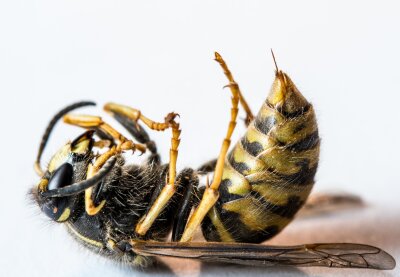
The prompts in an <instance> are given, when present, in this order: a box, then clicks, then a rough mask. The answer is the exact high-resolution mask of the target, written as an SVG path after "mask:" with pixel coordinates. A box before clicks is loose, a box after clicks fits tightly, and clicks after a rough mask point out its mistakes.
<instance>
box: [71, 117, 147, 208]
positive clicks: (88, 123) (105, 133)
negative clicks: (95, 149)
mask: <svg viewBox="0 0 400 277" xmlns="http://www.w3.org/2000/svg"><path fill="white" fill-rule="evenodd" d="M63 119H64V122H65V123H68V124H71V125H76V126H79V127H83V128H87V129H92V128H94V129H96V130H99V131H100V133H102V137H106V138H108V139H112V140H113V142H114V143H115V141H118V143H117V144H116V145H114V146H112V147H111V148H110V149H109V150H108V151H106V152H105V153H103V154H102V155H100V156H99V157H98V158H97V159H96V161H95V162H94V164H93V165H92V164H90V165H89V167H88V170H87V174H86V178H87V179H89V178H91V177H92V176H94V175H95V174H96V173H97V172H98V171H99V170H100V169H101V167H102V166H103V165H104V164H105V163H106V161H107V160H108V159H109V158H110V157H112V156H115V155H117V154H119V153H121V152H122V151H124V150H132V151H135V150H139V151H140V152H142V153H143V152H145V151H146V146H145V145H143V144H137V143H134V142H133V141H131V140H128V139H127V138H125V137H124V136H123V135H122V134H120V133H119V132H118V131H117V130H115V129H114V128H112V127H111V126H110V125H109V124H107V123H105V122H104V121H103V120H102V119H101V117H98V116H89V115H71V114H67V115H65V116H64V118H63ZM98 146H100V147H105V146H106V142H105V140H101V141H100V142H99V143H98ZM93 191H94V188H93V187H90V188H88V189H86V190H85V210H86V213H87V214H88V215H95V214H97V213H98V212H99V211H100V210H101V209H102V208H103V207H104V204H105V200H103V201H101V202H100V204H99V205H96V204H95V201H94V200H93V194H94V193H93Z"/></svg>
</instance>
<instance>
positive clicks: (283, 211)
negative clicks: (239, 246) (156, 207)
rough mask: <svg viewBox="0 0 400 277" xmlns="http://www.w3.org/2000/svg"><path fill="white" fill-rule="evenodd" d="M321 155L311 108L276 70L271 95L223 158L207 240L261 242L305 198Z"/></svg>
mask: <svg viewBox="0 0 400 277" xmlns="http://www.w3.org/2000/svg"><path fill="white" fill-rule="evenodd" d="M318 156H319V137H318V128H317V123H316V118H315V113H314V110H313V107H312V105H311V104H310V103H308V102H307V100H306V99H305V98H304V97H303V96H302V95H301V94H300V92H299V91H298V90H297V88H296V87H295V85H294V84H293V83H292V81H291V80H290V79H289V77H288V76H287V75H286V74H285V73H283V72H277V75H276V79H275V82H274V84H273V86H272V89H271V93H270V95H269V96H268V99H267V100H266V101H265V103H264V104H263V106H262V107H261V110H260V111H259V113H258V115H257V117H256V118H255V120H254V121H253V122H252V123H251V124H250V125H249V127H248V129H247V132H246V134H245V135H244V136H243V138H242V139H241V140H240V141H239V142H238V143H237V144H236V145H235V146H234V148H233V149H232V151H231V152H230V153H229V155H228V157H227V160H226V161H225V167H224V173H223V178H222V183H221V186H220V197H219V200H218V202H217V203H216V205H215V206H214V207H213V209H212V210H211V211H210V212H209V214H208V216H207V217H206V218H205V220H204V221H203V224H202V229H203V234H204V236H205V237H206V239H207V240H212V241H237V242H262V241H264V240H266V239H269V238H271V237H272V236H274V235H276V234H277V233H278V232H279V231H281V230H282V229H283V228H284V227H285V226H286V225H287V224H288V223H289V222H290V221H291V220H292V219H293V217H294V215H295V214H296V212H297V211H298V210H299V209H300V208H301V207H302V205H303V204H304V202H305V201H306V199H307V197H308V195H309V193H310V191H311V188H312V186H313V184H314V175H315V172H316V170H317V165H318Z"/></svg>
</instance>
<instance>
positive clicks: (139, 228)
mask: <svg viewBox="0 0 400 277" xmlns="http://www.w3.org/2000/svg"><path fill="white" fill-rule="evenodd" d="M104 110H105V111H107V112H110V113H112V114H114V115H115V114H118V115H120V116H125V117H126V118H129V119H131V120H133V121H135V122H137V121H139V120H140V121H142V122H143V123H144V124H145V125H146V126H147V127H149V128H150V129H152V130H155V131H165V130H166V129H169V128H170V129H171V130H172V138H171V149H170V152H169V171H168V180H167V182H166V185H165V186H164V187H163V189H162V190H161V192H160V194H159V195H158V197H157V199H156V200H155V201H154V203H153V204H152V206H151V207H150V210H149V211H148V212H147V213H146V215H144V216H143V217H142V218H141V219H140V221H139V223H138V224H137V225H136V228H135V231H136V233H137V234H139V235H142V236H143V235H145V234H146V233H147V231H148V230H149V229H150V227H151V226H152V224H153V223H154V221H155V220H156V218H157V217H158V216H159V214H160V213H161V212H162V211H163V209H164V208H165V207H166V205H167V203H168V201H169V200H170V199H171V197H172V196H173V195H174V193H175V191H176V184H175V178H176V160H177V158H178V146H179V143H180V139H179V136H180V134H181V130H180V129H179V124H178V123H176V122H175V117H176V116H178V114H176V113H169V114H168V115H167V116H166V117H165V118H164V122H155V121H153V120H151V119H149V118H147V117H145V116H144V115H142V113H141V112H140V111H139V110H137V109H134V108H131V107H127V106H123V105H119V104H115V103H107V104H106V105H105V106H104Z"/></svg>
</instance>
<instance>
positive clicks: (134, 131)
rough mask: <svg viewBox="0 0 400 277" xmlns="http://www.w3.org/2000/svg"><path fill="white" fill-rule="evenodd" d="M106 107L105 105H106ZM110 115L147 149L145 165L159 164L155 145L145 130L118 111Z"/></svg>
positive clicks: (135, 121) (159, 160)
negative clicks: (148, 154) (147, 156)
mask: <svg viewBox="0 0 400 277" xmlns="http://www.w3.org/2000/svg"><path fill="white" fill-rule="evenodd" d="M106 106H107V105H106ZM111 115H112V116H113V117H114V118H115V120H117V121H118V122H119V123H120V124H121V125H122V126H123V127H124V128H125V129H126V130H127V131H128V132H129V133H130V134H131V135H132V136H133V137H134V138H135V139H136V140H137V141H138V142H140V143H142V144H144V145H146V147H147V149H148V150H149V151H150V152H151V155H150V157H149V158H148V161H147V163H155V164H157V165H159V164H160V162H161V159H160V155H159V154H158V153H157V146H156V143H155V142H154V141H153V140H151V139H150V136H149V135H148V134H147V132H146V130H145V129H144V128H143V127H142V126H141V125H140V124H139V122H137V120H132V119H131V118H129V117H127V116H126V115H124V114H122V113H120V112H119V111H118V110H113V111H112V112H111Z"/></svg>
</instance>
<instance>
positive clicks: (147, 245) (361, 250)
mask: <svg viewBox="0 0 400 277" xmlns="http://www.w3.org/2000/svg"><path fill="white" fill-rule="evenodd" d="M131 243H132V246H133V251H134V252H136V253H137V254H141V255H145V256H167V257H178V258H186V259H199V260H202V261H209V262H223V263H234V264H242V265H253V266H325V267H351V268H372V269H393V268H394V267H395V265H396V262H395V260H394V258H393V257H392V256H391V255H389V254H388V253H386V252H385V251H383V250H381V249H379V248H377V247H373V246H369V245H363V244H352V243H321V244H306V245H297V246H268V245H262V244H248V243H218V242H190V243H180V242H150V241H132V242H131Z"/></svg>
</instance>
